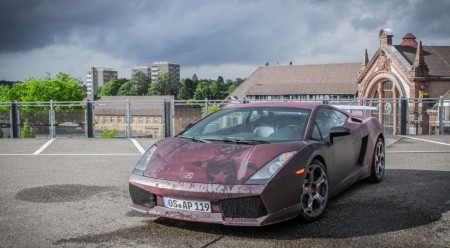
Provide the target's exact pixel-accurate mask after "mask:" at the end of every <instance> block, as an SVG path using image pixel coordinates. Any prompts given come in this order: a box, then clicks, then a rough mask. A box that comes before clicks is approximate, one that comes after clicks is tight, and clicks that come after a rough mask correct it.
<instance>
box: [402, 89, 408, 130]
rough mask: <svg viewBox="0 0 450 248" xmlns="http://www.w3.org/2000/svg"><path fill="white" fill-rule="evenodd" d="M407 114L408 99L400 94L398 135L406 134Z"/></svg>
mask: <svg viewBox="0 0 450 248" xmlns="http://www.w3.org/2000/svg"><path fill="white" fill-rule="evenodd" d="M407 114H408V100H407V99H406V98H405V97H404V96H402V97H401V98H400V135H406V124H407V123H406V122H407Z"/></svg>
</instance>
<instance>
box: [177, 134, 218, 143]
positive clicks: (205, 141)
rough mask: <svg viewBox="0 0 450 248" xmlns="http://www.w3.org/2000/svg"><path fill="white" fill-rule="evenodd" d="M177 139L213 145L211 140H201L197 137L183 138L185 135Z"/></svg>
mask: <svg viewBox="0 0 450 248" xmlns="http://www.w3.org/2000/svg"><path fill="white" fill-rule="evenodd" d="M177 137H178V138H183V139H189V140H192V141H195V142H202V143H211V141H209V140H206V139H199V138H196V137H188V136H183V135H179V136H177Z"/></svg>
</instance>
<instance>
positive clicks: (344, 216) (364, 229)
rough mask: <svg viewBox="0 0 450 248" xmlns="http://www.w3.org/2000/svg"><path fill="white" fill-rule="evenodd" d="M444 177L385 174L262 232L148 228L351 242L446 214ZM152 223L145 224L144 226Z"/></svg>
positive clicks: (448, 183) (449, 186)
mask: <svg viewBox="0 0 450 248" xmlns="http://www.w3.org/2000/svg"><path fill="white" fill-rule="evenodd" d="M449 178H450V172H448V171H420V170H387V172H386V177H385V179H384V181H383V182H381V183H379V184H372V183H368V182H359V183H356V184H354V185H353V186H351V187H350V188H348V189H347V190H345V191H344V192H342V193H341V194H339V195H337V196H336V197H334V198H332V199H330V201H329V203H328V207H327V209H326V211H325V213H324V214H323V216H322V217H321V218H320V219H319V220H317V221H315V222H311V223H306V222H303V221H301V220H299V219H298V218H297V219H293V220H289V221H285V222H282V223H278V224H274V225H270V226H265V227H257V228H255V227H229V226H222V225H212V224H204V223H192V222H185V221H175V220H170V219H165V218H159V219H157V220H155V221H154V224H155V225H156V224H158V225H165V226H169V227H173V228H179V229H186V230H191V231H197V232H208V233H216V234H219V233H222V234H223V235H226V236H246V237H248V236H251V237H253V238H260V239H299V238H351V237H359V236H365V235H374V234H379V233H386V232H392V231H397V230H403V229H408V228H413V227H417V226H422V225H426V224H429V223H432V222H435V221H437V220H439V219H440V218H441V216H442V213H445V212H447V211H449V210H450V203H449V200H450V199H449V198H448V194H449V192H450V180H449ZM151 225H152V224H151V223H150V224H149V226H151Z"/></svg>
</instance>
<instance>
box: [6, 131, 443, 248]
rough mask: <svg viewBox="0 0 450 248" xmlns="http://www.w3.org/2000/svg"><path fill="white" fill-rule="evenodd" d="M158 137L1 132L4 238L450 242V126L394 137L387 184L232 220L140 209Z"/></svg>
mask: <svg viewBox="0 0 450 248" xmlns="http://www.w3.org/2000/svg"><path fill="white" fill-rule="evenodd" d="M155 141H156V140H155V139H137V140H133V139H70V138H61V139H55V140H48V139H28V140H20V139H17V140H12V139H1V140H0V247H51V246H64V247H111V246H112V247H139V246H141V247H324V246H326V247H349V246H350V247H388V246H389V247H450V136H449V135H446V136H413V137H399V136H396V137H389V138H388V139H387V143H388V148H387V149H386V152H387V155H386V156H387V165H386V167H387V171H386V175H385V180H384V181H383V182H381V183H380V184H371V183H367V182H360V183H357V184H355V185H354V186H352V187H351V188H349V189H347V190H346V191H344V192H343V193H341V194H340V195H338V196H337V197H335V198H333V199H331V200H330V201H329V205H328V208H327V210H326V211H325V213H324V215H323V216H322V218H321V219H319V220H318V221H316V222H313V223H305V222H301V221H299V220H298V219H294V220H291V221H287V222H283V223H279V224H275V225H271V226H267V227H259V228H255V227H251V228H250V227H245V228H244V227H228V226H221V225H212V224H203V223H191V222H184V221H175V220H168V219H163V218H156V217H153V216H147V215H142V214H138V213H135V212H132V211H130V210H129V209H128V208H127V205H128V202H129V195H128V177H129V174H130V172H131V170H132V169H133V167H134V165H135V163H136V162H137V161H138V159H139V157H140V154H141V152H142V151H143V150H144V149H147V148H148V147H150V146H151V144H153V143H154V142H155Z"/></svg>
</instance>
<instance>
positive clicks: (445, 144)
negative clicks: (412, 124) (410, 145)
mask: <svg viewBox="0 0 450 248" xmlns="http://www.w3.org/2000/svg"><path fill="white" fill-rule="evenodd" d="M398 136H399V137H402V138H407V139H413V140H420V141H425V142H429V143H434V144H439V145H444V146H450V144H449V143H443V142H437V141H432V140H426V139H420V138H414V137H410V136H403V135H398Z"/></svg>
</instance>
